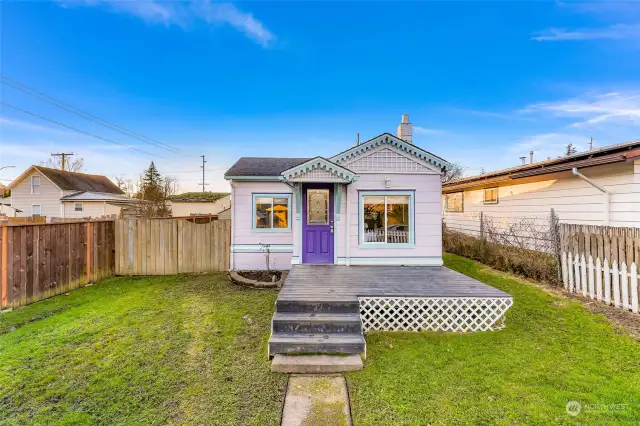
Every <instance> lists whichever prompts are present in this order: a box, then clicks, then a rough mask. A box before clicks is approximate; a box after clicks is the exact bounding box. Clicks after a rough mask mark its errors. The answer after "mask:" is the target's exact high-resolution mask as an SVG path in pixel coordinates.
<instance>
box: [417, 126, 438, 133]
mask: <svg viewBox="0 0 640 426" xmlns="http://www.w3.org/2000/svg"><path fill="white" fill-rule="evenodd" d="M413 131H414V132H415V133H419V134H423V135H438V134H441V133H444V130H438V129H429V128H426V127H420V126H414V127H413Z"/></svg>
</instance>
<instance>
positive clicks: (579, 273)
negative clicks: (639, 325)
mask: <svg viewBox="0 0 640 426" xmlns="http://www.w3.org/2000/svg"><path fill="white" fill-rule="evenodd" d="M612 263H613V265H609V260H608V259H604V262H601V261H600V258H597V259H596V261H595V262H594V261H593V257H592V256H591V255H589V260H586V259H585V256H584V254H582V256H580V255H579V254H576V255H574V254H572V253H565V252H563V253H562V282H563V283H564V288H565V289H566V290H567V291H569V292H570V293H582V295H583V296H584V297H590V298H591V299H592V300H594V299H595V300H598V301H601V302H604V303H606V304H607V305H611V304H613V306H615V307H616V308H622V309H625V310H631V312H633V313H636V314H637V313H638V279H640V275H638V266H637V265H636V264H635V262H634V263H632V264H631V267H629V268H627V264H626V263H625V262H622V265H621V266H620V267H618V262H617V261H615V260H614V261H613V262H612Z"/></svg>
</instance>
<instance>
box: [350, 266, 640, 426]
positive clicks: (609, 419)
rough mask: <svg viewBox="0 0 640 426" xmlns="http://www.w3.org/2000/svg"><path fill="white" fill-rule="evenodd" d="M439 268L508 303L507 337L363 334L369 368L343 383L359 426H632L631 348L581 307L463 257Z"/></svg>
mask: <svg viewBox="0 0 640 426" xmlns="http://www.w3.org/2000/svg"><path fill="white" fill-rule="evenodd" d="M445 265H446V266H447V267H449V268H451V269H454V270H457V271H459V272H462V273H464V274H466V275H469V276H471V277H473V278H476V279H478V280H481V281H483V282H485V283H487V284H489V285H492V286H494V287H497V288H499V289H501V290H504V291H506V292H508V293H510V294H511V295H513V296H514V299H515V304H514V306H513V307H512V308H511V309H510V310H509V312H508V313H507V320H506V328H505V329H504V330H501V331H495V332H483V333H474V334H466V335H465V334H452V333H420V334H415V333H371V334H369V335H368V336H367V356H368V357H367V360H366V362H365V369H364V370H363V371H361V372H354V373H349V374H347V380H348V384H349V392H350V397H351V408H352V413H353V417H354V423H355V424H454V423H456V424H496V423H498V424H557V423H560V424H563V423H580V424H594V423H599V424H605V423H606V424H611V423H614V424H625V423H627V424H631V423H637V421H638V419H640V344H639V343H638V342H637V341H635V340H632V339H631V338H630V337H629V336H628V335H626V334H625V333H622V332H620V331H617V330H615V329H613V328H612V326H611V325H610V324H609V322H608V321H607V320H606V319H605V318H604V317H602V316H600V315H594V314H592V313H590V312H589V311H588V310H587V309H586V308H584V307H583V306H582V305H581V304H580V303H579V302H576V301H569V300H566V299H560V298H558V297H554V296H552V295H549V294H548V293H546V292H544V291H543V290H541V289H539V288H536V287H535V286H532V285H531V284H528V283H526V282H523V281H521V280H519V279H517V278H514V277H512V276H509V275H506V274H502V273H499V272H495V271H492V270H490V269H488V268H486V267H483V266H482V265H480V264H478V263H476V262H474V261H471V260H468V259H465V258H462V257H458V256H454V255H445ZM390 345H391V346H392V347H390ZM572 400H575V401H578V402H580V403H581V404H582V408H583V409H582V412H580V414H578V416H577V417H571V416H569V415H568V414H567V413H566V409H565V407H566V404H567V402H569V401H572ZM615 404H621V405H615Z"/></svg>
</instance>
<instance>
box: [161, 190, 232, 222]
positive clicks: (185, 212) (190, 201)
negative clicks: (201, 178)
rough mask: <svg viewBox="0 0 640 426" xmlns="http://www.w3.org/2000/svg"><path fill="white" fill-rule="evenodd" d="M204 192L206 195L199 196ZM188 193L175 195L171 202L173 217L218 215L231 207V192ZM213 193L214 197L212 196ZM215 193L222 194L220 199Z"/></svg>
mask: <svg viewBox="0 0 640 426" xmlns="http://www.w3.org/2000/svg"><path fill="white" fill-rule="evenodd" d="M201 194H204V196H199V195H201ZM201 194H200V193H187V194H183V195H178V196H175V197H173V198H172V199H171V201H170V202H169V205H170V207H171V216H173V217H186V216H206V215H217V214H218V213H220V212H222V211H223V210H226V209H229V208H230V207H231V196H230V194H215V193H214V194H212V193H207V192H204V193H201ZM212 195H213V196H214V197H212ZM215 195H220V198H218V199H215V200H214V199H212V198H215Z"/></svg>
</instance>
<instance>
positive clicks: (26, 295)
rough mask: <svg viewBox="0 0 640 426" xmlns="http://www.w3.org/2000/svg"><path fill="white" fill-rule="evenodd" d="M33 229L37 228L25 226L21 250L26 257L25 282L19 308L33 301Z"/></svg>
mask: <svg viewBox="0 0 640 426" xmlns="http://www.w3.org/2000/svg"><path fill="white" fill-rule="evenodd" d="M34 228H37V226H27V227H26V228H25V231H26V233H25V239H26V241H25V242H26V244H25V246H24V249H23V253H24V254H25V256H26V269H25V272H26V274H25V281H24V285H22V294H23V297H21V302H22V303H21V306H25V305H27V304H29V303H31V302H32V301H33V285H34V279H33V271H34V265H33V262H34V260H35V259H34V256H33V237H34Z"/></svg>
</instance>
